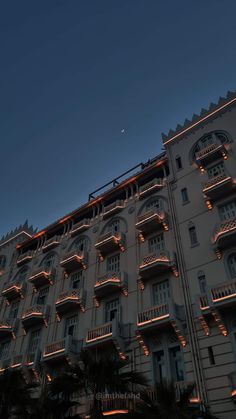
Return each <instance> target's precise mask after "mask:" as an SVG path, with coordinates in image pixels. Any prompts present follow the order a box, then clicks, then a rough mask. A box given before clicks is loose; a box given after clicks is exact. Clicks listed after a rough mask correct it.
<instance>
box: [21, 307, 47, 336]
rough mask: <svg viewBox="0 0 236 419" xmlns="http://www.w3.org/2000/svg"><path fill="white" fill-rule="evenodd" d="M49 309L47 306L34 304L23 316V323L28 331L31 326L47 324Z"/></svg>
mask: <svg viewBox="0 0 236 419" xmlns="http://www.w3.org/2000/svg"><path fill="white" fill-rule="evenodd" d="M46 312H47V309H46V307H45V306H33V307H31V308H29V309H28V310H27V311H25V313H23V316H22V318H21V322H22V325H23V327H24V329H25V330H26V331H27V330H28V329H30V328H31V327H34V326H40V325H44V324H45V325H46V326H47V314H46Z"/></svg>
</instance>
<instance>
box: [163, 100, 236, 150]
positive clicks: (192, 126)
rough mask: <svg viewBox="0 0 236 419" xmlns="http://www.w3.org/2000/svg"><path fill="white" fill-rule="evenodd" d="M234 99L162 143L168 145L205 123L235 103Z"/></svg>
mask: <svg viewBox="0 0 236 419" xmlns="http://www.w3.org/2000/svg"><path fill="white" fill-rule="evenodd" d="M235 101H236V98H234V99H232V100H230V101H229V102H227V103H225V105H223V106H220V107H219V108H217V109H216V110H215V111H213V112H211V113H210V114H208V115H206V116H204V118H202V119H200V120H199V121H197V122H195V123H194V124H192V125H191V126H190V127H188V128H186V129H184V130H183V131H181V132H179V134H176V135H174V137H172V138H170V139H169V140H167V141H164V142H163V143H164V144H168V143H169V142H170V141H173V140H175V139H176V138H178V137H179V136H180V135H183V134H185V133H186V132H188V131H189V130H191V129H192V128H194V127H196V126H197V125H199V124H201V122H203V121H205V120H206V119H208V118H210V117H211V116H212V115H215V114H216V113H217V112H219V111H221V110H222V109H224V108H226V107H227V106H229V105H231V103H233V102H235Z"/></svg>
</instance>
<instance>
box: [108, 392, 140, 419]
mask: <svg viewBox="0 0 236 419" xmlns="http://www.w3.org/2000/svg"><path fill="white" fill-rule="evenodd" d="M108 396H109V395H108ZM134 403H135V398H125V397H124V398H119V397H116V398H113V399H112V398H107V399H106V398H104V399H102V400H101V410H102V414H103V416H110V415H111V416H113V415H116V414H120V415H121V414H127V413H129V411H130V410H132V409H133V408H134Z"/></svg>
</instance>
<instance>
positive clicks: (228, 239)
mask: <svg viewBox="0 0 236 419" xmlns="http://www.w3.org/2000/svg"><path fill="white" fill-rule="evenodd" d="M235 239H236V217H234V218H231V219H229V220H226V221H223V222H222V223H220V224H218V225H217V226H216V228H215V230H214V234H213V240H212V242H213V244H215V245H216V246H217V247H218V248H225V247H229V246H231V245H234V244H235Z"/></svg>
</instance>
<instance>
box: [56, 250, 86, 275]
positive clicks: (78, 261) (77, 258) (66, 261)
mask: <svg viewBox="0 0 236 419" xmlns="http://www.w3.org/2000/svg"><path fill="white" fill-rule="evenodd" d="M87 262H88V255H87V252H79V251H77V250H76V249H75V250H72V251H71V252H69V253H66V254H65V255H64V256H63V258H62V260H61V262H60V265H61V267H62V268H64V269H65V270H66V272H67V273H68V274H70V273H71V272H73V271H76V270H77V269H81V268H82V269H86V268H87Z"/></svg>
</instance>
